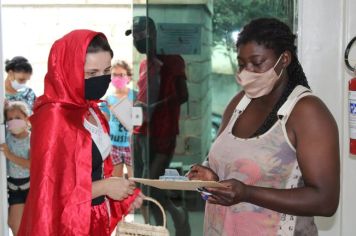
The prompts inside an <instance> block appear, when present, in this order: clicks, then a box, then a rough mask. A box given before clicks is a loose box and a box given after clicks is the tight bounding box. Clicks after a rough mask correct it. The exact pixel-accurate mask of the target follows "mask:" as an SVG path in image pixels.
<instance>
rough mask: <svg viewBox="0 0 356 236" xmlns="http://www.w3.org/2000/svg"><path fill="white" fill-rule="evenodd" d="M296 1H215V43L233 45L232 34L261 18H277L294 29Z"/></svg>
mask: <svg viewBox="0 0 356 236" xmlns="http://www.w3.org/2000/svg"><path fill="white" fill-rule="evenodd" d="M294 2H295V0H215V1H214V16H213V32H214V35H213V36H214V43H215V44H220V43H224V44H226V45H227V46H228V47H229V45H230V46H232V45H231V43H232V39H231V33H232V32H234V31H238V30H240V29H241V28H242V27H243V26H244V25H245V24H246V23H248V22H249V21H251V20H252V19H255V18H259V17H276V18H279V19H280V20H282V21H284V22H285V23H287V24H288V25H289V26H290V27H291V28H293V19H294V4H295V3H294Z"/></svg>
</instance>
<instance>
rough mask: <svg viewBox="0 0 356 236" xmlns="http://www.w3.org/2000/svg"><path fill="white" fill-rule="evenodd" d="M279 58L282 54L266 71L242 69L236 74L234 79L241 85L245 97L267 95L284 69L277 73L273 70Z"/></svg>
mask: <svg viewBox="0 0 356 236" xmlns="http://www.w3.org/2000/svg"><path fill="white" fill-rule="evenodd" d="M281 58H282V55H281V56H280V57H279V59H278V61H277V62H276V64H275V65H274V66H273V67H272V68H271V69H269V70H268V71H266V72H263V73H255V72H251V71H247V70H245V69H244V70H242V71H241V72H240V73H238V74H236V81H237V83H238V84H240V85H241V87H242V88H243V90H244V91H245V94H246V96H247V97H249V98H258V97H262V96H264V95H267V94H269V93H270V92H271V91H272V89H273V87H274V85H275V84H276V82H277V81H278V79H279V77H280V76H281V74H282V72H283V69H284V68H283V69H282V70H281V72H280V73H279V75H277V73H276V71H275V70H274V68H275V67H276V66H277V64H278V63H279V61H280V60H281Z"/></svg>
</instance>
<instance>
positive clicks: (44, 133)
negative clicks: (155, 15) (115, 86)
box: [18, 30, 143, 236]
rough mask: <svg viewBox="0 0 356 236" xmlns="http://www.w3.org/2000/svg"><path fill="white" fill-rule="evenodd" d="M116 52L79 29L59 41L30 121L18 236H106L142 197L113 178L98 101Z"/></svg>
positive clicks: (98, 37) (97, 36)
mask: <svg viewBox="0 0 356 236" xmlns="http://www.w3.org/2000/svg"><path fill="white" fill-rule="evenodd" d="M112 57H113V52H112V50H111V48H110V45H109V44H108V41H107V39H106V37H105V36H104V35H103V34H102V33H98V32H93V31H90V30H75V31H72V32H70V33H69V34H67V35H65V36H64V37H62V38H61V39H59V40H57V41H56V42H55V43H54V44H53V46H52V48H51V52H50V55H49V59H48V72H47V74H46V77H45V90H44V95H43V96H41V97H39V98H38V100H37V101H36V103H35V107H34V114H33V116H32V117H31V118H30V120H31V124H32V130H31V131H32V132H31V133H32V135H31V147H32V148H31V154H30V155H31V162H32V163H35V164H34V165H33V166H31V172H30V178H31V179H30V184H31V189H30V192H29V196H28V198H27V202H26V206H25V210H24V215H23V218H22V222H21V226H20V230H19V233H18V235H20V236H22V235H36V236H49V235H51V236H56V235H58V236H60V235H66V236H72V235H73V236H74V235H75V236H79V235H95V236H109V235H110V234H111V232H112V230H113V229H114V228H115V226H116V224H117V222H118V221H119V220H121V218H122V217H123V216H124V215H126V214H127V213H128V212H129V211H130V210H131V209H132V208H133V207H139V205H140V204H141V203H142V198H143V195H142V194H141V193H140V191H139V190H138V189H135V184H134V183H133V182H131V181H129V180H125V179H122V178H115V177H110V176H111V175H110V174H111V171H112V163H111V158H107V157H108V156H109V153H110V149H111V144H110V137H109V135H108V124H107V122H106V120H105V118H104V117H103V115H102V113H101V112H100V110H99V109H98V106H97V103H98V102H99V99H100V98H101V97H103V96H104V94H105V92H106V90H107V88H108V86H109V83H110V67H111V66H110V65H111V59H112Z"/></svg>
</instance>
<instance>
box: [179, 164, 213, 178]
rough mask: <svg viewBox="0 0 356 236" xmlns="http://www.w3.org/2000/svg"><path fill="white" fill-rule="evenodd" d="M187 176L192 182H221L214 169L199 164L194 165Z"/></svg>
mask: <svg viewBox="0 0 356 236" xmlns="http://www.w3.org/2000/svg"><path fill="white" fill-rule="evenodd" d="M186 176H187V177H188V178H189V179H190V180H204V181H219V177H218V176H217V175H216V174H215V172H214V171H213V170H212V169H210V168H208V167H206V166H202V165H199V164H195V165H193V166H192V167H191V168H190V170H189V172H188V173H187V174H186Z"/></svg>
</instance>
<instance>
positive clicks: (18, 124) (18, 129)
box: [6, 119, 27, 134]
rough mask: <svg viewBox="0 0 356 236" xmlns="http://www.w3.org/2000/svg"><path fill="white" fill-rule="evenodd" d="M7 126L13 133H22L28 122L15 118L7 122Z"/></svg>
mask: <svg viewBox="0 0 356 236" xmlns="http://www.w3.org/2000/svg"><path fill="white" fill-rule="evenodd" d="M6 123H7V128H8V130H9V131H10V132H11V133H12V134H21V133H22V132H24V131H25V130H26V129H27V123H26V121H24V120H21V119H13V120H9V121H7V122H6Z"/></svg>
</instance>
